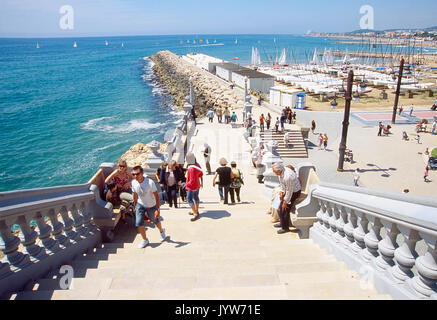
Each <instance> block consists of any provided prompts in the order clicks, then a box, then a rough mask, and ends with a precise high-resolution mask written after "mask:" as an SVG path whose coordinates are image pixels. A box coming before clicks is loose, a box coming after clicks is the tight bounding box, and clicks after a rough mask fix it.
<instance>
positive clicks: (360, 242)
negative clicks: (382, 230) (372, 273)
mask: <svg viewBox="0 0 437 320" xmlns="http://www.w3.org/2000/svg"><path fill="white" fill-rule="evenodd" d="M355 215H356V216H357V227H356V228H355V230H354V239H355V242H354V243H353V244H352V246H351V250H352V252H353V253H355V254H357V255H360V254H361V252H362V251H363V250H365V249H366V244H365V242H364V237H365V236H366V234H367V232H368V229H367V225H368V224H369V220H367V218H366V215H365V214H364V213H363V212H360V211H355Z"/></svg>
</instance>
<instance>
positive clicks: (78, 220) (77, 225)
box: [70, 204, 86, 240]
mask: <svg viewBox="0 0 437 320" xmlns="http://www.w3.org/2000/svg"><path fill="white" fill-rule="evenodd" d="M70 211H71V216H72V217H73V221H74V230H75V231H76V234H77V236H76V240H81V239H83V238H85V234H86V229H85V228H84V227H83V218H82V216H81V215H80V214H79V210H78V209H77V206H76V204H73V206H72V207H71V210H70Z"/></svg>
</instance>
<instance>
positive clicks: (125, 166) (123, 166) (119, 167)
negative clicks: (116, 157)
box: [118, 166, 126, 168]
mask: <svg viewBox="0 0 437 320" xmlns="http://www.w3.org/2000/svg"><path fill="white" fill-rule="evenodd" d="M118 167H119V168H126V166H118Z"/></svg>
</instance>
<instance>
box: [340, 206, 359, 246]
mask: <svg viewBox="0 0 437 320" xmlns="http://www.w3.org/2000/svg"><path fill="white" fill-rule="evenodd" d="M344 211H345V212H346V214H347V217H348V219H347V220H348V222H347V223H346V224H345V226H344V228H343V230H344V234H345V238H344V239H343V245H344V246H345V248H346V249H350V248H351V246H352V245H353V244H354V242H355V238H354V230H355V228H356V227H357V216H356V215H355V211H354V210H352V209H349V208H345V209H344Z"/></svg>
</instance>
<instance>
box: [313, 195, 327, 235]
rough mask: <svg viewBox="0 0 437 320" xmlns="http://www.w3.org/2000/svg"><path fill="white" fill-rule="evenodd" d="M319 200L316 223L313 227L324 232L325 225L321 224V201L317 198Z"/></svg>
mask: <svg viewBox="0 0 437 320" xmlns="http://www.w3.org/2000/svg"><path fill="white" fill-rule="evenodd" d="M317 201H318V202H319V210H318V211H317V213H316V217H317V223H316V224H315V226H314V227H315V228H316V229H317V230H319V231H320V232H322V233H324V232H325V226H324V224H323V215H324V213H323V210H324V209H323V201H321V200H317Z"/></svg>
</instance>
